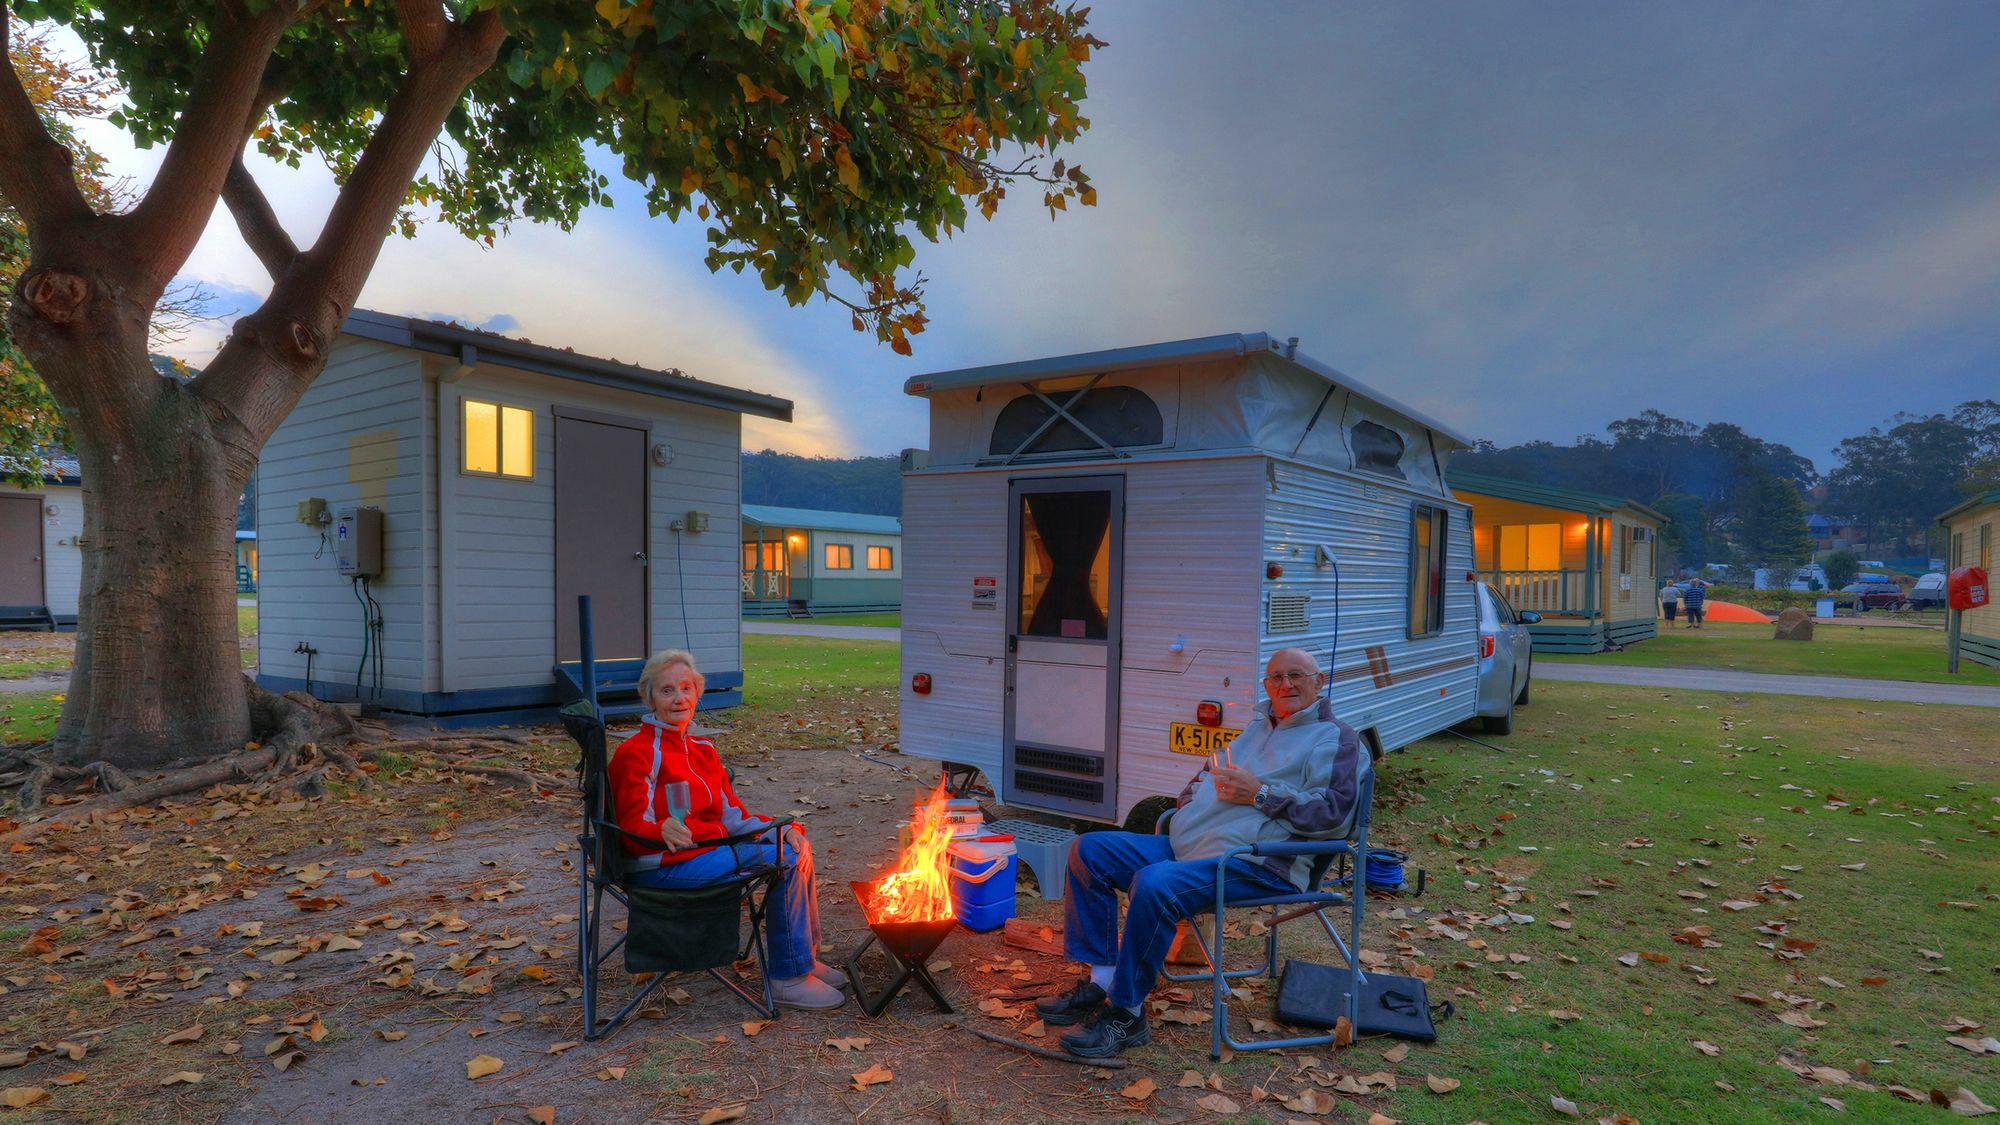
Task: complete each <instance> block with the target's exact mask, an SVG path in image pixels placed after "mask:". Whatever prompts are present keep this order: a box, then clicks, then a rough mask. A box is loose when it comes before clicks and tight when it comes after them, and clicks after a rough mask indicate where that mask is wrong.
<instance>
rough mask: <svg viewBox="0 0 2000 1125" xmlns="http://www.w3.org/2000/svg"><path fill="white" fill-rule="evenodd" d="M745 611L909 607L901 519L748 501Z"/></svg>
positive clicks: (772, 612) (766, 613)
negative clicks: (904, 572) (904, 570)
mask: <svg viewBox="0 0 2000 1125" xmlns="http://www.w3.org/2000/svg"><path fill="white" fill-rule="evenodd" d="M739 588H740V590H741V592H742V594H743V615H744V616H745V617H782V616H785V615H787V614H789V613H799V612H805V613H812V614H822V613H835V614H838V613H878V612H893V611H895V610H898V609H901V608H902V606H903V521H902V520H901V519H899V518H897V517H895V516H874V515H867V514H864V513H861V512H823V511H817V510H815V509H812V508H780V507H774V506H771V505H768V504H745V505H743V576H742V580H741V582H740V583H739Z"/></svg>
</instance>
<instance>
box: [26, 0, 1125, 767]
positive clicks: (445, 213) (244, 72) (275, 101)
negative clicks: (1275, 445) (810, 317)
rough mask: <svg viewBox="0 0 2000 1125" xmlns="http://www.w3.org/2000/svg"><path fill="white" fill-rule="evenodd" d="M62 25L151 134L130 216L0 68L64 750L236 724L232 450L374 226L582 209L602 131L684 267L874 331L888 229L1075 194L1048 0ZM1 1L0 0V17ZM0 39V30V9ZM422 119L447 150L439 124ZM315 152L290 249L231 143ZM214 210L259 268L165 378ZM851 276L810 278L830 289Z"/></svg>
mask: <svg viewBox="0 0 2000 1125" xmlns="http://www.w3.org/2000/svg"><path fill="white" fill-rule="evenodd" d="M13 10H14V11H16V12H18V13H19V14H20V15H21V16H22V17H23V18H25V19H28V20H31V21H33V20H53V21H56V22H59V23H62V24H65V25H67V26H69V27H70V28H71V29H72V30H73V31H74V32H75V33H76V34H77V35H78V36H79V37H80V38H81V39H82V41H83V43H84V44H85V45H86V47H87V48H88V50H89V51H90V53H91V58H92V60H93V62H94V63H95V65H96V66H97V67H99V68H100V69H101V70H103V71H105V72H106V73H107V74H109V75H110V76H111V77H113V78H114V79H115V80H116V81H118V82H119V83H120V84H121V85H122V86H123V87H124V88H125V89H126V91H127V94H128V97H129V103H130V104H129V105H127V106H126V107H125V108H123V109H120V110H118V111H116V112H113V113H112V114H110V115H109V118H110V120H111V121H112V122H113V123H114V124H116V125H118V126H120V127H122V128H124V129H125V130H126V131H127V132H129V133H130V134H131V135H132V137H133V139H134V140H135V141H137V142H138V143H140V144H141V145H163V146H165V153H164V155H163V158H162V159H161V162H160V166H159V172H158V174H157V175H156V176H155V178H154V180H153V183H152V184H151V185H150V186H149V187H148V188H147V190H146V192H145V194H144V195H143V197H142V198H140V199H139V201H138V202H137V204H136V205H135V206H134V207H133V208H132V209H131V210H130V211H128V212H124V213H113V212H111V211H108V210H106V209H105V208H103V207H101V206H99V205H96V204H94V203H93V201H92V200H91V199H90V197H89V195H88V194H87V193H86V192H84V191H83V190H82V189H80V188H79V186H78V184H77V179H76V176H75V174H74V171H73V169H74V167H75V164H76V160H77V156H76V153H75V151H74V149H73V148H72V147H71V146H70V145H68V144H65V143H64V141H63V139H62V137H61V136H60V135H58V134H55V133H52V132H51V131H50V129H49V127H48V125H47V123H46V122H45V120H44V118H43V116H42V115H41V114H40V113H39V112H37V110H36V108H35V106H34V103H33V101H32V100H31V99H30V98H29V96H28V94H27V91H26V89H25V88H24V86H23V83H22V81H21V77H20V75H19V74H18V73H17V72H16V70H15V68H14V67H13V66H12V65H11V64H10V65H9V66H8V67H7V68H6V70H5V71H4V72H0V196H3V197H4V198H5V199H6V200H7V201H8V202H9V203H10V204H11V205H12V206H13V208H14V209H15V211H16V212H17V213H18V214H19V216H20V218H21V221H22V222H23V223H24V224H25V225H26V228H27V232H28V249H29V255H28V264H27V268H26V270H25V271H24V272H23V274H22V276H21V279H20V281H19V282H18V284H17V285H16V287H15V291H14V292H15V300H14V302H13V305H12V308H11V309H10V310H9V317H8V323H9V325H10V327H11V329H12V331H13V336H14V340H15V341H16V343H17V345H18V346H19V348H20V349H21V351H22V353H24V354H25V355H26V357H27V358H28V360H29V361H30V362H31V363H32V364H33V365H34V367H35V369H36V370H37V371H38V372H39V373H40V375H41V377H42V379H43V381H44V382H45V383H46V385H47V387H48V389H49V391H50V393H51V394H52V395H53V397H54V399H55V401H56V402H57V403H58V405H59V406H60V408H61V410H62V412H63V415H64V419H65V421H66V422H67V423H68V425H69V428H70V431H71V435H72V437H73V439H74V445H75V448H76V452H77V456H78V460H79V462H80V463H81V467H82V473H83V482H84V483H83V488H84V502H85V524H84V532H83V534H84V540H85V547H84V550H83V579H82V589H83V597H82V602H81V606H80V612H79V618H80V620H79V625H78V633H77V657H76V664H75V669H74V671H73V673H72V677H71V682H70V691H69V693H68V696H67V699H66V701H65V703H64V707H63V714H62V719H61V721H60V723H59V725H58V728H57V736H56V749H57V753H58V755H59V756H60V757H61V758H62V759H64V760H67V761H93V760H95V761H109V762H113V763H115V764H118V765H123V766H134V765H149V764H154V763H160V762H166V761H170V760H175V759H180V758H185V757H189V756H193V755H205V754H213V753H216V752H218V751H222V750H227V749H231V748H234V747H236V746H240V745H241V744H242V743H243V741H244V740H245V739H246V738H248V737H249V734H250V717H249V703H248V697H247V692H246V688H245V686H244V682H243V679H242V677H241V676H240V674H239V672H238V669H237V666H236V665H237V660H236V636H235V595H234V583H233V581H232V574H231V569H230V565H229V559H230V557H231V546H232V544H233V534H234V528H235V513H236V503H237V497H238V496H239V495H240V493H241V492H242V489H243V487H244V485H245V483H246V482H247V481H248V479H249V476H250V473H251V471H252V469H253V468H254V467H255V464H256V460H257V455H258V452H259V450H260V449H261V448H262V447H263V445H264V442H265V441H266V439H268V438H269V436H270V435H271V432H272V431H273V430H274V429H276V428H277V426H278V424H279V423H280V422H281V421H282V420H283V419H284V417H285V415H286V414H287V413H288V412H290V410H291V409H292V407H293V405H294V404H295V403H296V402H297V401H298V398H299V396H300V395H301V394H302V393H303V392H304V390H305V388H306V387H307V386H308V385H309V384H310V383H311V381H312V379H313V377H314V376H315V375H317V374H318V373H319V371H320V370H321V368H322V367H323V366H324V365H325V362H326V354H327V349H328V348H329V347H330V346H331V345H332V343H333V341H334V339H335V337H336V335H337V334H338V333H339V330H340V325H341V323H342V321H343V319H344V318H345V317H346V315H347V313H348V311H349V310H350V309H351V308H353V306H354V302H355V300H356V298H357V297H358V295H359V293H360V291H361V288H362V285H363V283H364V282H365V281H366V280H367V278H368V274H369V271H370V270H371V269H372V268H373V266H374V263H375V259H376V257H377V255H378V253H379V252H380V249H381V245H382V242H383V240H384V239H385V238H386V237H387V236H388V235H389V233H390V232H391V231H392V230H394V229H398V228H400V229H403V230H405V231H408V230H410V229H411V228H412V224H413V223H414V221H415V219H416V212H415V211H414V210H413V208H416V207H428V208H431V209H433V210H434V211H435V213H436V214H437V215H438V216H439V217H440V218H442V219H443V220H444V221H446V222H449V223H451V224H452V225H453V226H455V227H456V228H458V229H459V230H461V231H463V232H464V233H466V234H467V235H469V236H472V237H475V238H480V239H484V240H487V241H489V242H490V241H491V240H492V239H493V238H494V237H495V236H496V235H497V234H498V233H499V232H500V231H501V230H502V229H504V228H505V226H506V225H507V223H508V222H509V221H510V220H511V219H512V218H513V217H514V216H517V215H519V216H525V217H527V218H529V219H532V220H535V221H547V222H555V223H558V224H561V225H565V226H567V225H569V224H571V223H573V222H575V221H576V219H577V217H578V215H579V213H580V212H581V209H582V208H583V207H584V206H586V205H588V204H594V203H601V202H605V201H606V200H607V196H606V190H607V188H608V187H609V181H608V180H607V179H606V178H605V177H604V176H602V175H600V174H598V173H597V172H596V171H595V170H594V169H593V168H592V167H591V164H590V162H589V159H588V158H589V156H590V154H591V153H592V152H593V151H595V150H597V149H599V148H601V149H604V150H608V151H609V152H610V153H612V154H614V155H616V156H617V157H618V158H619V159H620V161H621V162H622V171H623V174H624V175H625V176H627V177H628V178H630V179H632V180H635V181H637V182H639V183H640V184H642V185H643V186H644V190H645V197H646V200H647V203H648V205H649V206H650V207H651V208H652V210H653V211H654V212H655V213H657V214H664V215H666V216H668V217H669V218H678V217H680V216H682V215H684V214H689V213H692V214H694V215H695V216H696V217H697V218H698V220H699V221H701V222H703V223H705V224H707V225H708V241H709V246H710V249H709V251H708V256H707V263H708V265H709V267H710V268H711V269H721V268H723V267H725V266H726V267H729V268H731V269H734V270H737V271H739V272H740V271H743V270H746V269H747V270H753V271H755V272H756V274H757V276H758V277H760V278H761V279H762V280H763V282H764V284H765V286H766V287H767V288H770V289H774V290H777V291H780V292H782V293H783V294H784V296H785V298H786V299H787V300H788V301H790V302H792V303H794V304H799V303H803V302H805V301H807V300H809V299H811V298H812V297H813V296H814V295H816V294H817V295H820V296H823V297H825V298H827V299H830V300H835V301H839V302H840V303H842V304H843V305H845V306H846V307H847V308H848V309H849V310H850V311H851V312H852V314H853V323H854V326H855V327H856V328H857V329H859V330H864V331H872V332H874V334H875V335H876V336H877V338H879V339H881V340H884V341H886V342H888V343H889V344H890V345H891V346H892V347H894V348H895V349H896V350H898V351H907V350H908V349H909V346H910V345H909V340H908V337H909V336H910V335H911V334H912V333H915V332H920V331H922V329H923V326H924V314H923V311H922V305H921V296H922V288H921V278H920V277H917V278H911V277H910V276H908V274H907V273H906V271H907V270H908V268H909V266H910V265H911V263H912V262H913V261H914V258H915V253H916V251H915V247H914V245H913V243H912V241H911V236H912V235H920V236H922V237H924V238H927V239H933V240H934V239H936V238H938V237H939V236H940V235H943V234H945V233H947V232H949V231H952V230H955V229H957V228H959V227H961V226H963V224H964V223H965V221H966V217H967V214H968V212H969V211H970V210H971V209H972V208H974V207H976V208H977V209H978V210H979V211H980V212H982V213H983V214H986V215H991V214H992V213H993V210H994V208H996V207H997V206H998V205H999V204H1000V202H1001V200H1002V199H1003V198H1004V197H1005V196H1006V194H1007V192H1008V190H1009V188H1010V187H1011V186H1015V185H1019V184H1022V183H1030V184H1033V185H1035V186H1036V187H1038V188H1039V189H1040V191H1041V200H1040V201H1041V203H1042V204H1043V205H1044V206H1046V207H1047V208H1049V209H1050V211H1051V213H1052V214H1053V213H1054V212H1056V211H1061V210H1065V209H1067V206H1068V204H1069V202H1070V201H1072V200H1074V201H1075V202H1077V203H1080V204H1089V203H1091V202H1094V199H1095V190H1094V189H1093V188H1092V187H1091V186H1090V183H1089V180H1088V178H1087V177H1085V176H1084V175H1083V173H1082V172H1081V171H1080V170H1078V169H1076V168H1071V167H1065V165H1064V163H1063V162H1062V161H1061V160H1056V161H1055V162H1054V164H1053V165H1052V166H1051V167H1049V168H1048V169H1047V171H1046V172H1044V171H1043V170H1042V168H1041V165H1040V164H1039V163H1037V161H1036V160H1035V157H1037V156H1039V155H1044V154H1052V153H1053V152H1054V150H1056V149H1057V148H1058V147H1059V146H1060V145H1061V144H1063V143H1065V142H1068V141H1070V140H1073V139H1074V138H1075V137H1076V136H1077V135H1078V134H1079V133H1080V132H1081V131H1082V130H1083V129H1084V128H1085V127H1086V125H1087V122H1086V121H1085V120H1084V119H1083V118H1082V117H1081V115H1080V114H1079V112H1078V104H1079V103H1080V101H1081V100H1082V98H1083V95H1084V80H1083V72H1082V65H1083V63H1084V62H1085V61H1086V60H1087V59H1088V58H1089V56H1090V52H1091V50H1092V48H1093V47H1095V46H1100V45H1101V44H1098V43H1097V42H1096V41H1095V40H1093V39H1092V38H1091V37H1090V36H1089V35H1088V34H1086V32H1085V30H1084V29H1085V12H1084V11H1082V10H1077V9H1072V8H1069V7H1065V6H1062V5H1059V4H1057V3H1054V2H1052V0H1008V2H1005V3H991V4H984V3H982V4H973V5H962V4H934V3H931V2H929V0H832V2H829V3H817V4H814V3H804V2H800V3H793V4H782V3H766V2H762V0H681V2H677V3H673V4H660V3H657V2H656V0H598V2H597V3H596V4H594V5H592V4H582V3H576V2H575V0H562V2H558V0H471V2H467V3H463V4H459V3H453V4H446V3H443V2H441V0H394V2H393V3H376V4H346V3H342V4H332V3H325V2H323V0H218V2H215V3H203V4H191V3H183V2H178V0H18V2H16V3H15V4H14V5H13ZM5 15H7V4H6V3H5V0H0V17H4V16H5ZM0 27H4V28H5V31H4V34H5V35H6V36H7V37H8V47H9V53H10V57H11V49H12V44H13V23H12V21H11V20H10V19H0ZM440 134H442V135H443V137H444V139H445V141H446V143H445V144H444V145H442V146H440V145H439V140H440ZM251 143H254V144H256V145H257V146H258V148H259V149H260V150H261V151H262V152H264V153H266V154H267V155H270V156H272V157H274V158H276V159H278V160H280V161H284V162H288V163H290V164H293V165H297V164H298V163H299V162H300V161H301V160H303V159H306V158H308V157H312V158H316V159H319V160H322V161H324V162H325V163H326V164H327V165H328V166H329V167H330V168H332V169H333V171H334V174H335V176H336V178H337V180H338V181H339V184H340V188H339V194H338V196H337V197H336V199H335V201H334V203H333V205H332V207H331V209H330V210H329V212H328V214H327V217H326V220H325V223H324V225H323V226H322V227H321V229H320V232H319V235H318V239H317V241H315V242H314V243H313V244H312V245H311V246H309V247H306V248H304V249H301V248H300V247H298V246H297V245H296V244H295V243H294V242H293V240H292V238H291V236H290V234H289V233H288V232H286V231H285V230H284V229H283V228H282V226H281V225H280V224H279V222H278V220H277V218H276V215H275V213H274V212H273V210H272V208H271V207H270V206H269V204H268V202H267V201H266V200H265V198H264V196H263V194H262V192H261V190H260V189H259V187H258V185H257V184H256V183H255V182H254V180H253V179H252V177H251V176H250V173H249V172H248V170H247V168H246V167H245V164H244V161H243V159H242V153H243V150H244V148H245V147H246V145H248V144H251ZM218 200H221V201H223V202H225V203H226V204H227V206H228V207H229V210H230V213H231V214H232V216H233V217H234V218H235V220H236V224H237V228H238V230H239V231H240V232H241V233H242V235H243V238H244V240H245V242H246V243H247V244H248V245H249V246H250V247H251V249H252V250H253V251H254V252H255V253H256V254H257V257H258V258H259V260H260V261H261V262H262V263H263V264H264V266H265V267H266V269H267V270H268V272H269V273H270V275H271V280H272V287H271V291H270V295H269V296H268V297H267V298H266V299H265V301H264V303H263V304H262V305H261V306H260V307H259V308H257V309H256V310H255V311H253V312H251V313H250V314H248V315H246V316H244V317H243V318H242V319H240V320H238V321H237V322H236V324H235V327H234V331H233V333H232V335H231V336H230V338H229V340H228V342H227V343H225V344H224V345H223V347H222V349H221V350H220V352H218V353H217V355H216V356H215V358H214V360H213V361H212V362H210V363H209V364H208V366H207V367H206V368H205V369H204V370H203V371H202V373H201V374H200V375H199V376H198V377H196V378H194V379H193V380H191V381H188V382H185V383H183V382H182V381H180V380H178V379H169V378H162V377H161V376H160V375H158V374H157V373H155V372H154V370H153V368H152V366H151V364H149V363H148V362H147V357H146V342H147V325H148V323H149V321H150V319H151V317H152V314H153V312H154V310H155V308H156V307H157V306H158V304H159V302H160V300H161V297H162V296H163V295H164V294H165V293H166V292H167V291H168V289H169V287H170V285H171V284H172V281H173V279H174V277H175V275H176V274H177V273H178V272H179V271H180V270H181V268H182V267H183V265H184V264H185V263H186V261H187V260H188V256H189V254H190V253H191V252H192V251H193V249H194V247H195V244H196V242H197V240H198V239H199V238H200V237H201V235H202V232H203V230H204V229H205V228H206V226H207V224H208V220H209V217H210V215H211V214H212V213H213V212H214V210H215V206H216V203H217V201H218ZM836 275H838V276H842V277H845V278H847V279H851V283H852V284H853V285H854V286H855V287H856V288H855V289H854V290H853V291H852V292H850V293H842V292H840V291H839V290H838V289H837V288H836V286H835V283H834V281H833V279H834V278H835V277H836Z"/></svg>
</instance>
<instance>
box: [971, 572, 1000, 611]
mask: <svg viewBox="0 0 2000 1125" xmlns="http://www.w3.org/2000/svg"><path fill="white" fill-rule="evenodd" d="M972 608H974V609H999V608H1000V580H999V579H997V578H975V579H973V580H972Z"/></svg>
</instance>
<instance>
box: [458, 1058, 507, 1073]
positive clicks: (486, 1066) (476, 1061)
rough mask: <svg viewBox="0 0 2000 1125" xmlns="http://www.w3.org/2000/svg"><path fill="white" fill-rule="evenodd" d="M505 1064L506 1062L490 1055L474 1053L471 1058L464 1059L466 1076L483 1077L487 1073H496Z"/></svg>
mask: <svg viewBox="0 0 2000 1125" xmlns="http://www.w3.org/2000/svg"><path fill="white" fill-rule="evenodd" d="M506 1065H507V1064H506V1063H503V1062H501V1061H500V1060H499V1059H496V1058H494V1057H493V1056H492V1055H474V1056H472V1058H470V1059H468V1060H466V1063H465V1076H466V1077H467V1078H484V1077H486V1076H487V1075H489V1074H498V1073H499V1072H500V1068H501V1067H503V1066H506Z"/></svg>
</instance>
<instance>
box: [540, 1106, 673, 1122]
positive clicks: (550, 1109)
mask: <svg viewBox="0 0 2000 1125" xmlns="http://www.w3.org/2000/svg"><path fill="white" fill-rule="evenodd" d="M528 1120H530V1121H532V1122H534V1123H535V1125H556V1107H554V1106H552V1105H536V1106H529V1107H528ZM703 1120H706V1118H704V1119H703Z"/></svg>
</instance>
